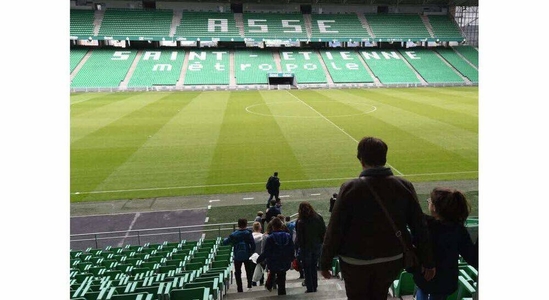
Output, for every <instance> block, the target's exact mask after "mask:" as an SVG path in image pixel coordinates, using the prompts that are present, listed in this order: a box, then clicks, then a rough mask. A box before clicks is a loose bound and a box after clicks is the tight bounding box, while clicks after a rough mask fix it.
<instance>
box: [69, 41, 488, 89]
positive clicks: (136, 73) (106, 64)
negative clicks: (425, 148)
mask: <svg viewBox="0 0 549 300" xmlns="http://www.w3.org/2000/svg"><path fill="white" fill-rule="evenodd" d="M459 48H461V47H452V48H442V47H437V49H434V50H433V49H426V48H421V47H416V48H408V49H400V50H391V49H379V50H377V49H376V50H360V51H356V50H323V51H316V50H308V49H300V50H294V49H291V50H290V49H288V50H281V51H279V53H278V55H275V54H276V53H275V52H273V51H271V50H258V49H254V50H236V51H233V54H234V66H233V70H232V71H233V72H231V70H230V56H231V52H230V51H228V50H222V49H221V50H211V49H207V50H189V51H183V50H164V49H162V50H142V51H141V52H140V55H139V57H138V56H137V54H138V53H137V51H136V50H110V49H101V48H100V49H93V50H87V49H72V50H71V72H72V71H73V70H74V69H75V68H76V66H77V65H78V64H79V63H80V62H81V60H82V59H83V57H84V56H85V55H86V54H87V53H90V55H89V58H88V59H87V60H86V62H85V64H83V66H82V68H81V69H80V70H79V71H78V72H77V73H76V74H73V76H74V78H73V80H72V83H71V87H79V88H94V87H100V88H102V87H114V88H116V87H119V86H120V85H121V83H122V82H123V80H125V79H126V77H128V78H129V80H128V83H127V86H128V87H153V86H175V85H178V84H183V85H228V84H229V82H230V78H231V77H232V76H234V79H235V82H236V84H238V85H246V84H263V85H266V84H268V74H269V73H278V72H288V73H294V75H295V77H296V81H297V83H299V84H315V83H321V84H322V83H327V82H328V78H327V75H326V72H325V70H326V71H327V72H328V74H329V76H330V77H331V79H332V81H333V82H334V83H336V84H345V83H372V82H374V78H377V79H379V82H381V83H382V84H420V83H421V82H422V81H421V79H420V78H419V77H418V74H419V75H420V76H421V77H422V78H423V79H424V80H425V81H426V82H428V83H462V84H463V83H465V81H464V79H463V78H462V77H461V76H463V77H465V78H468V79H469V80H470V81H471V82H472V83H478V69H477V68H475V67H473V66H472V65H471V64H472V63H471V62H470V61H469V60H466V59H464V57H465V56H464V55H461V52H459V51H458V50H457V49H459ZM473 51H477V50H475V49H473ZM185 55H187V56H188V64H187V66H186V69H185V70H183V63H184V61H185ZM275 56H278V57H280V61H279V63H277V62H276V60H275ZM137 57H138V61H137V62H136V64H135V68H134V69H133V70H132V73H131V74H128V72H129V71H130V67H131V65H132V63H133V61H134V60H135V59H136V58H137ZM279 66H280V69H279ZM368 68H369V70H370V71H371V72H369V70H368ZM105 70H110V71H109V72H107V73H105ZM416 72H417V73H416ZM372 75H373V76H374V78H373V77H372ZM182 76H183V82H180V80H179V79H180V78H182Z"/></svg>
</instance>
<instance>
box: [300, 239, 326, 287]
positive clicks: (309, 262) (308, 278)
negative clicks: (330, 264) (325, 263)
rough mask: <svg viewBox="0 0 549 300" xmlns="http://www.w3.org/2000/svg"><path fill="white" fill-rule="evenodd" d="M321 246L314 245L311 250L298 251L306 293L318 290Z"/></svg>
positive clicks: (302, 249)
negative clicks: (318, 266)
mask: <svg viewBox="0 0 549 300" xmlns="http://www.w3.org/2000/svg"><path fill="white" fill-rule="evenodd" d="M321 247H322V245H321V244H319V245H316V246H314V247H313V249H304V248H300V249H299V256H300V258H301V262H302V264H303V275H304V276H305V286H306V287H307V291H308V292H316V289H317V288H318V268H317V265H318V259H319V258H320V250H321Z"/></svg>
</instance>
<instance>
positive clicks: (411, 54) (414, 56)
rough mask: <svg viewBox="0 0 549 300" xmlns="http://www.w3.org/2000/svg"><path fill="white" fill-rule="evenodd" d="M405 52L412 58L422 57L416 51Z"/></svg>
mask: <svg viewBox="0 0 549 300" xmlns="http://www.w3.org/2000/svg"><path fill="white" fill-rule="evenodd" d="M404 53H406V55H408V57H409V58H410V59H421V57H417V54H416V52H415V51H405V52H404Z"/></svg>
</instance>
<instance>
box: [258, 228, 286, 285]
mask: <svg viewBox="0 0 549 300" xmlns="http://www.w3.org/2000/svg"><path fill="white" fill-rule="evenodd" d="M270 225H271V226H272V230H273V231H272V232H271V233H270V234H269V236H268V237H267V239H266V240H265V245H264V247H263V253H261V255H259V257H258V258H257V262H258V263H261V262H263V261H266V262H267V268H268V269H269V272H270V273H271V274H270V275H272V277H271V278H275V280H276V285H277V290H278V295H286V271H288V270H289V269H290V266H291V263H292V260H293V259H294V243H293V241H292V237H291V236H290V234H289V233H288V232H286V231H284V230H282V221H281V220H280V219H279V218H274V219H273V220H272V221H271V222H270ZM273 285H274V283H273V282H269V280H268V279H267V282H265V287H266V288H267V289H268V290H269V291H271V289H272V286H273Z"/></svg>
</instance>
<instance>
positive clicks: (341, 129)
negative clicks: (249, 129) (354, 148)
mask: <svg viewBox="0 0 549 300" xmlns="http://www.w3.org/2000/svg"><path fill="white" fill-rule="evenodd" d="M286 92H288V91H286ZM288 94H290V95H292V97H294V98H296V99H297V100H299V101H300V102H301V103H303V104H305V105H306V106H308V107H309V108H310V109H312V110H313V111H314V112H316V113H317V114H318V115H319V116H321V117H322V118H323V119H324V120H326V121H328V123H330V124H332V125H333V126H335V128H337V129H339V131H341V132H343V133H345V135H346V136H348V137H350V138H351V139H352V140H353V141H355V143H357V144H358V141H357V140H356V139H355V138H354V137H353V136H352V135H350V134H348V133H347V132H346V131H345V130H343V128H341V127H339V126H337V125H336V124H335V123H334V122H332V121H330V119H328V118H326V117H325V116H324V115H323V114H321V113H320V112H319V111H317V110H316V109H314V108H313V107H312V106H310V105H309V104H307V103H305V101H303V100H301V99H299V98H298V97H297V96H296V95H294V94H292V93H290V92H288ZM387 166H389V167H391V169H393V170H395V171H396V172H397V173H398V174H399V175H404V174H403V173H402V172H400V171H399V170H397V169H396V168H395V167H393V166H391V165H390V164H389V163H387Z"/></svg>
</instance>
